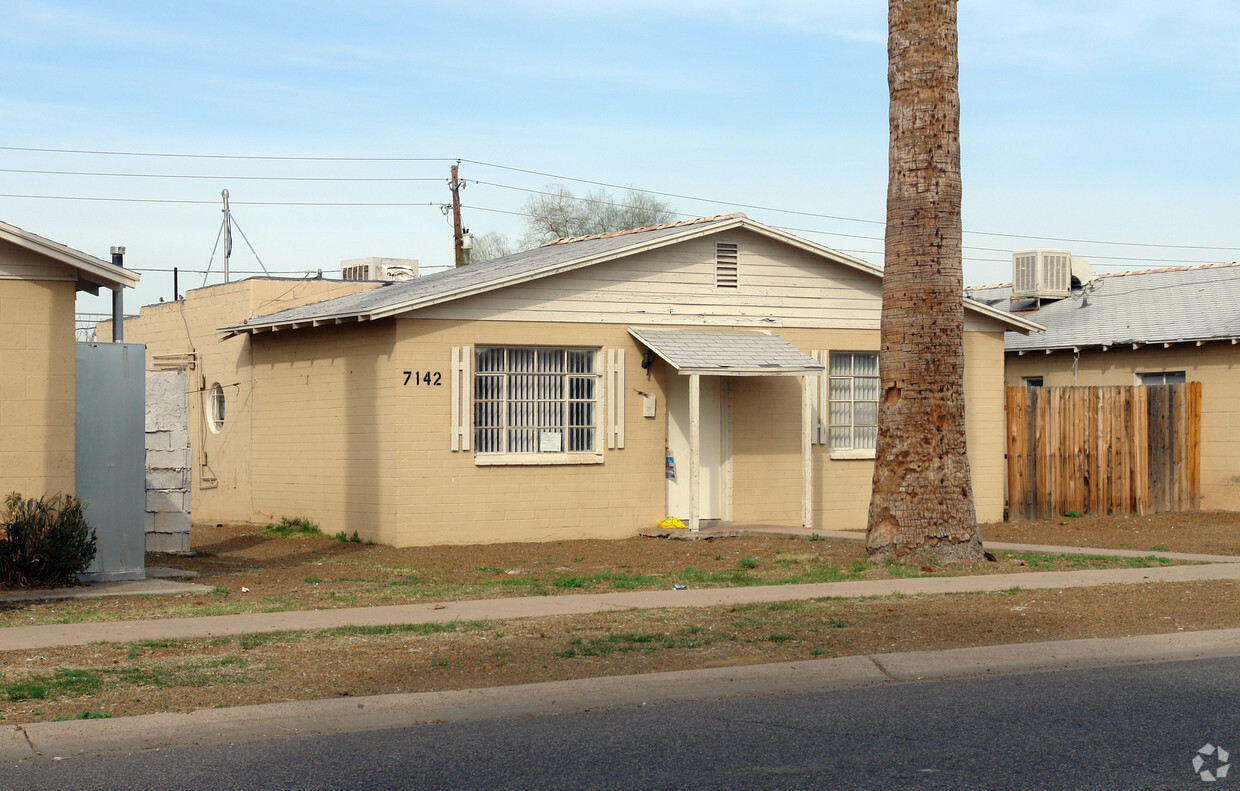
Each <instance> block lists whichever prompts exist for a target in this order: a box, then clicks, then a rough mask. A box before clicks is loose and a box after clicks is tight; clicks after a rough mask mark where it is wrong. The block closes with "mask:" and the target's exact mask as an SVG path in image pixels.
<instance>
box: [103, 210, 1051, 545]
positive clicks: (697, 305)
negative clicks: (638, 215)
mask: <svg viewBox="0 0 1240 791" xmlns="http://www.w3.org/2000/svg"><path fill="white" fill-rule="evenodd" d="M881 278H882V272H881V270H880V269H878V268H876V267H874V266H871V265H870V264H867V263H865V262H863V261H860V260H858V259H855V258H852V257H850V256H847V255H843V254H841V253H838V252H835V251H833V250H830V249H828V248H826V247H823V246H821V245H818V244H815V243H813V242H809V241H806V240H804V239H800V238H798V237H796V236H793V235H791V234H788V233H785V232H783V231H779V230H777V229H774V228H771V227H769V226H766V225H763V224H761V223H758V222H755V221H753V220H750V219H748V218H746V217H745V216H744V215H742V214H733V215H726V216H717V217H709V218H703V219H699V220H691V221H686V222H679V223H673V224H670V225H664V226H657V227H654V228H648V229H640V230H637V231H629V232H624V233H616V234H605V235H600V236H593V237H584V238H579V239H571V240H560V241H557V242H552V243H550V244H547V245H544V246H542V247H539V248H536V249H534V250H530V251H526V252H522V253H516V254H513V255H510V256H506V257H504V258H499V259H496V260H494V261H488V262H484V263H477V264H473V265H470V266H467V267H463V268H459V269H454V270H450V271H446V272H440V273H436V274H432V275H429V276H425V277H421V278H418V279H416V280H411V281H407V282H400V283H383V284H379V283H351V282H341V281H326V280H312V281H286V280H275V279H251V280H246V281H242V282H239V283H232V284H228V285H222V286H215V287H211V288H205V289H200V290H196V291H191V292H189V293H188V294H187V296H186V298H185V299H184V300H181V301H179V302H176V303H168V304H162V305H153V306H149V307H145V308H143V309H142V313H141V316H140V317H138V318H136V319H132V320H130V321H127V322H126V337H127V338H129V339H132V340H136V341H140V342H143V343H146V344H147V349H148V364H149V365H150V366H152V367H161V366H187V367H190V369H191V377H190V379H191V381H197V386H196V387H194V388H192V391H191V393H190V395H189V400H190V403H189V405H190V423H191V433H192V434H193V435H194V437H195V441H196V445H195V474H194V492H193V497H194V502H195V520H196V521H199V522H202V521H206V522H226V521H228V522H231V521H242V522H260V523H261V522H265V521H269V520H272V519H274V518H278V517H280V516H306V517H309V518H311V519H314V520H315V521H317V522H318V523H319V524H320V525H321V527H322V528H323V529H324V530H325V531H327V532H330V533H335V532H337V531H341V530H343V531H345V532H347V533H350V534H351V533H352V532H353V531H357V533H358V535H359V536H360V537H362V538H365V539H373V540H376V541H380V542H384V543H391V544H396V545H426V544H436V543H464V542H497V541H517V540H553V539H562V538H582V537H597V538H610V537H623V536H629V535H633V534H634V533H635V532H636V531H637V530H639V529H641V528H645V527H650V526H653V525H654V524H655V523H656V522H658V521H659V520H660V519H662V518H664V517H665V516H668V515H675V516H677V517H680V518H681V519H682V520H683V521H685V522H687V523H691V524H692V523H698V524H700V523H701V522H703V521H706V520H712V519H717V520H722V521H728V522H735V523H774V524H787V525H801V524H809V525H811V526H813V527H816V528H821V529H829V528H844V527H848V528H858V527H862V526H863V525H864V523H865V514H866V508H867V502H868V492H869V487H870V478H871V475H872V470H873V461H872V459H873V455H874V450H873V447H874V423H875V405H876V399H877V392H878V382H877V350H878V344H879V339H878V327H879V313H880V303H881ZM1032 329H1038V325H1037V324H1036V323H1035V322H1031V321H1029V320H1027V319H1025V318H1023V317H1020V316H1012V315H1009V314H1008V313H1006V312H1004V311H1001V310H998V309H996V308H993V307H990V306H987V305H982V304H980V303H976V302H970V303H967V304H966V338H965V349H966V360H967V370H966V394H967V404H968V407H967V408H968V436H969V443H970V461H971V465H972V474H973V480H974V492H975V495H976V498H977V510H978V516H979V518H980V519H983V520H994V519H1000V518H1001V517H1002V513H1003V470H1004V463H1003V452H1004V450H1003V420H1004V417H1003V367H1002V362H1003V336H1004V332H1005V331H1009V330H1010V331H1013V332H1024V331H1029V330H1032ZM195 424H197V426H198V428H197V430H195V429H194V428H193V427H194V426H195Z"/></svg>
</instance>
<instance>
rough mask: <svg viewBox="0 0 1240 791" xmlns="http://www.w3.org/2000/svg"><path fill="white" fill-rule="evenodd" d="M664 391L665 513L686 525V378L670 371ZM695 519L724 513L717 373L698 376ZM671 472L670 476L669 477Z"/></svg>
mask: <svg viewBox="0 0 1240 791" xmlns="http://www.w3.org/2000/svg"><path fill="white" fill-rule="evenodd" d="M669 378H670V379H671V382H670V383H669V390H668V394H667V455H668V456H670V457H671V461H670V462H668V463H667V468H666V470H667V471H666V474H665V479H666V483H667V515H668V516H674V517H677V518H678V519H680V520H681V521H682V522H684V523H685V524H689V377H687V376H681V375H679V374H675V373H673V374H672V375H671V376H670V377H669ZM700 381H701V387H700V393H701V407H700V412H699V414H700V420H701V426H700V428H699V431H698V440H699V444H700V446H701V447H700V448H699V454H700V462H699V464H700V477H699V480H698V508H699V509H700V511H699V513H698V518H699V519H722V518H723V515H724V508H723V496H724V495H723V492H724V489H725V487H724V474H725V470H724V463H723V462H724V458H723V455H724V454H723V448H724V429H725V426H724V420H723V416H724V411H725V410H724V408H723V395H722V390H723V388H722V387H721V386H720V378H719V377H718V376H703V377H701V380H700ZM673 472H674V477H673Z"/></svg>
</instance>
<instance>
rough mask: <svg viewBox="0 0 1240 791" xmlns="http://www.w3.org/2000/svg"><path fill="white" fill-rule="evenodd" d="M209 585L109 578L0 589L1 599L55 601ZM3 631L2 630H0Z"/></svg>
mask: <svg viewBox="0 0 1240 791" xmlns="http://www.w3.org/2000/svg"><path fill="white" fill-rule="evenodd" d="M212 590H213V589H212V587H211V586H210V585H198V584H193V583H186V582H176V581H173V580H168V579H152V578H147V579H144V580H110V581H107V582H87V583H84V584H82V585H76V586H74V587H72V588H40V589H36V590H0V603H2V602H21V601H53V600H60V599H98V598H101V597H103V596H175V595H177V594H182V593H210V592H211V591H212ZM2 633H3V631H2V630H0V634H2Z"/></svg>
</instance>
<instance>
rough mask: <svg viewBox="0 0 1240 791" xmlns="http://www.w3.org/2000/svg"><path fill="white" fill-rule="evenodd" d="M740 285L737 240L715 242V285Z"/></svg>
mask: <svg viewBox="0 0 1240 791" xmlns="http://www.w3.org/2000/svg"><path fill="white" fill-rule="evenodd" d="M739 286H740V263H739V254H738V251H737V246H736V242H715V287H716V288H738V287H739Z"/></svg>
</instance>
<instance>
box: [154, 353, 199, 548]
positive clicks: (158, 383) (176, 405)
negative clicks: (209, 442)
mask: <svg viewBox="0 0 1240 791" xmlns="http://www.w3.org/2000/svg"><path fill="white" fill-rule="evenodd" d="M185 382H186V377H185V371H182V370H176V371H147V372H146V514H145V520H146V551H147V552H169V553H176V554H188V553H189V552H190V543H189V528H190V482H191V470H192V466H191V465H192V463H193V453H192V451H191V450H190V444H189V428H188V425H187V421H186V413H185Z"/></svg>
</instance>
